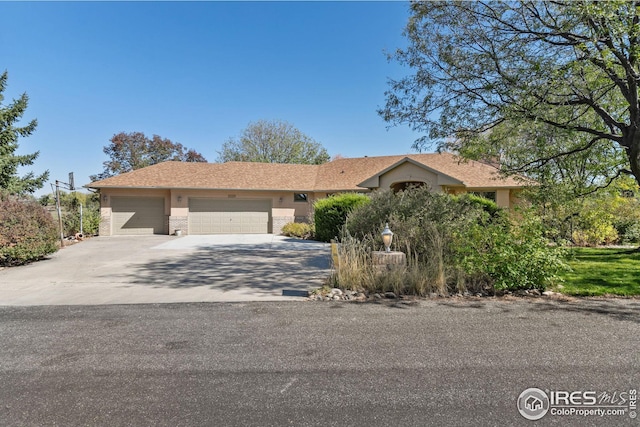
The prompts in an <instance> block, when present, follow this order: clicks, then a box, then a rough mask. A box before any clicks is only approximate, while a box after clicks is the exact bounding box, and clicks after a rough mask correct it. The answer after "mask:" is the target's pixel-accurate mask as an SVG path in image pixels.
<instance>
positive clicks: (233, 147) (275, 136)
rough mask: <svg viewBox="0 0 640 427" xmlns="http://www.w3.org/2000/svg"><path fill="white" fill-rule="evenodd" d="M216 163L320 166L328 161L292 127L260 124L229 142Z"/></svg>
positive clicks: (320, 149)
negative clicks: (237, 162) (235, 162)
mask: <svg viewBox="0 0 640 427" xmlns="http://www.w3.org/2000/svg"><path fill="white" fill-rule="evenodd" d="M218 155H219V156H218V161H219V162H230V161H240V162H263V163H297V164H313V165H319V164H322V163H326V162H327V161H329V154H328V153H327V150H326V149H325V148H324V147H322V145H320V144H319V143H318V142H316V141H315V140H314V139H313V138H311V137H309V136H307V135H305V134H304V133H302V132H301V131H300V130H298V129H297V128H295V127H294V126H293V125H291V124H289V123H287V122H282V121H267V120H260V121H257V122H254V123H249V125H248V126H247V127H246V129H244V131H242V134H241V135H240V137H239V138H237V139H236V138H231V139H229V140H228V141H227V142H225V143H224V144H223V145H222V149H221V150H220V151H219V152H218Z"/></svg>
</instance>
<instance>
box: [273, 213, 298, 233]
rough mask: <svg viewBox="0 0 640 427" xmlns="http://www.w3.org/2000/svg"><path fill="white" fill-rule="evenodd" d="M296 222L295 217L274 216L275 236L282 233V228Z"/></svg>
mask: <svg viewBox="0 0 640 427" xmlns="http://www.w3.org/2000/svg"><path fill="white" fill-rule="evenodd" d="M294 221H295V217H293V216H274V217H273V234H280V233H282V227H284V225H285V224H288V223H290V222H294Z"/></svg>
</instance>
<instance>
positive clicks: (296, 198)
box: [293, 193, 309, 202]
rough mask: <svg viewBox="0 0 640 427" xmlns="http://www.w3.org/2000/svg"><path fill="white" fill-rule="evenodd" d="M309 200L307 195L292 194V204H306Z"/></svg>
mask: <svg viewBox="0 0 640 427" xmlns="http://www.w3.org/2000/svg"><path fill="white" fill-rule="evenodd" d="M308 200H309V196H308V195H307V193H293V201H294V202H306V201H308Z"/></svg>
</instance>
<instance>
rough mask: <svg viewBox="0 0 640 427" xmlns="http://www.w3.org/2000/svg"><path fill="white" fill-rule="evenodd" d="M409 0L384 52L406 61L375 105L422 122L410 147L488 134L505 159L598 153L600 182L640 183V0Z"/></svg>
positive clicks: (472, 141)
mask: <svg viewBox="0 0 640 427" xmlns="http://www.w3.org/2000/svg"><path fill="white" fill-rule="evenodd" d="M411 12H412V16H411V17H410V19H409V23H408V24H407V27H406V30H405V35H406V37H407V39H408V41H409V43H408V47H407V48H405V49H399V50H397V51H396V52H395V53H394V54H392V55H391V58H393V59H395V60H397V61H398V62H400V63H401V64H404V65H407V66H408V67H410V68H411V69H412V70H413V73H412V74H411V75H409V76H407V77H405V78H402V79H399V80H392V81H390V89H389V90H388V91H387V93H386V104H385V106H384V107H383V108H382V109H380V111H379V113H380V114H381V115H382V117H383V118H384V119H385V120H387V121H388V122H390V123H392V124H409V125H411V127H412V128H413V129H414V130H417V131H421V132H424V133H425V136H424V137H422V138H420V139H418V140H417V141H416V142H415V145H414V146H415V148H418V149H420V148H422V147H423V146H424V145H425V144H427V143H430V142H434V141H437V143H438V144H439V146H440V148H446V149H453V150H457V151H459V152H461V153H462V154H469V153H470V152H473V151H474V150H475V151H476V153H475V154H476V155H477V154H478V153H477V150H478V148H482V147H485V148H487V147H490V146H493V152H491V153H490V154H489V155H491V156H495V155H496V154H499V155H500V156H501V157H502V158H507V159H510V160H511V161H512V166H513V169H512V170H516V171H528V170H531V169H532V168H535V167H540V166H544V165H547V164H548V163H549V162H552V161H554V160H556V159H560V158H563V157H571V156H575V155H577V154H582V155H583V157H585V156H586V157H594V158H597V159H601V160H603V161H605V163H606V166H607V167H605V168H600V169H599V170H598V171H597V172H596V174H601V173H604V175H605V176H604V177H603V178H604V180H603V182H604V181H605V180H607V179H608V180H610V179H612V178H613V177H616V176H618V175H619V174H620V173H628V174H631V175H633V176H634V177H635V179H636V181H637V182H638V183H640V97H639V95H640V91H639V89H638V84H639V80H640V2H629V1H607V2H597V1H584V0H583V1H515V2H499V1H473V2H471V1H459V2H414V3H411ZM500 127H502V129H500ZM509 130H511V133H509ZM526 130H529V132H528V133H529V135H528V136H531V132H530V131H531V130H534V131H535V132H542V133H544V134H546V135H550V134H553V133H556V134H558V135H559V136H560V138H561V139H562V141H561V143H555V142H554V140H553V139H552V140H549V139H548V138H547V139H540V138H525V136H527V132H521V131H526ZM497 135H501V136H500V138H498V137H497ZM556 139H557V138H556ZM541 142H545V144H547V143H548V145H544V144H543V145H540V144H541ZM525 154H526V155H525ZM599 156H600V157H599ZM602 156H604V157H602ZM516 159H519V162H516V161H515V160H516Z"/></svg>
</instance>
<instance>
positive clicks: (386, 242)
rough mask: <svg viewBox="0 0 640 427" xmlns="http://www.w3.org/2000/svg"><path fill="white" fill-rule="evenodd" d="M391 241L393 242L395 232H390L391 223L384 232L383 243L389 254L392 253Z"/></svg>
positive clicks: (386, 225)
mask: <svg viewBox="0 0 640 427" xmlns="http://www.w3.org/2000/svg"><path fill="white" fill-rule="evenodd" d="M391 241H393V231H391V230H389V223H386V224H385V226H384V230H382V242H383V243H384V249H385V251H387V252H391Z"/></svg>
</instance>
